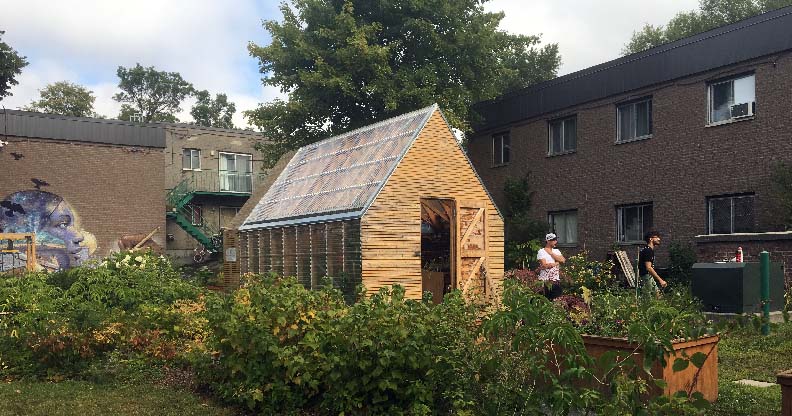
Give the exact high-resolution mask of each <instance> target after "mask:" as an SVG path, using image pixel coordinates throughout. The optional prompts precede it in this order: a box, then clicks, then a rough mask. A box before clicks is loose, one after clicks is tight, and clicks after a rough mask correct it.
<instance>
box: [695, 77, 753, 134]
mask: <svg viewBox="0 0 792 416" xmlns="http://www.w3.org/2000/svg"><path fill="white" fill-rule="evenodd" d="M739 80H750V85H751V89H752V91H750V93H747V94H745V91H742V93H741V94H740V97H737V96H736V95H735V90H734V83H735V81H739ZM724 84H730V85H731V99H732V101H731V102H730V103H729V105H728V107H729V113H730V114H729V117H728V118H725V119H722V120H714V111H715V109H714V105H713V103H714V101H715V87H716V86H718V85H724ZM739 104H747V105H748V111H749V113H748V114H747V115H745V116H737V117H735V116H732V115H731V111H732V107H733V106H735V105H739ZM755 111H756V75H755V74H742V75H737V76H734V77H731V78H728V79H722V80H718V81H715V82H710V83H709V84H707V125H708V126H713V125H718V124H725V123H731V122H734V121H737V120H741V119H751V118H753V116H754V112H755Z"/></svg>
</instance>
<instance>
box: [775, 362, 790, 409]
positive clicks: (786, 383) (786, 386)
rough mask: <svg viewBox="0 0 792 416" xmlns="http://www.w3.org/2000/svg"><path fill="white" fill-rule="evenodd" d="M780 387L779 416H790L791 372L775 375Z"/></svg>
mask: <svg viewBox="0 0 792 416" xmlns="http://www.w3.org/2000/svg"><path fill="white" fill-rule="evenodd" d="M776 381H777V382H778V384H780V385H781V416H792V370H787V371H784V372H783V373H780V374H778V375H776Z"/></svg>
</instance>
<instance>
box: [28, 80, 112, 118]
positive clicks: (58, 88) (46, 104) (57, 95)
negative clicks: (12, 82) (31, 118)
mask: <svg viewBox="0 0 792 416" xmlns="http://www.w3.org/2000/svg"><path fill="white" fill-rule="evenodd" d="M39 95H40V96H41V97H40V98H39V100H38V101H33V102H31V103H30V105H29V106H27V107H25V110H29V111H40V112H42V113H51V114H62V115H64V116H74V117H92V116H94V115H95V114H96V113H94V111H93V105H94V102H95V101H96V97H94V95H93V91H91V90H88V89H87V88H85V87H83V86H81V85H77V84H73V83H71V82H68V81H59V82H55V83H53V84H48V85H47V86H46V87H44V88H43V89H41V90H39Z"/></svg>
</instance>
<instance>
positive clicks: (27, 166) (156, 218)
mask: <svg viewBox="0 0 792 416" xmlns="http://www.w3.org/2000/svg"><path fill="white" fill-rule="evenodd" d="M7 140H8V141H9V144H8V145H7V146H5V147H4V148H3V150H2V152H0V169H1V170H2V173H1V174H0V200H3V199H5V198H7V197H8V196H9V195H11V194H13V193H15V192H18V191H26V190H30V191H32V190H35V189H34V184H33V182H32V181H31V179H32V178H38V179H41V180H44V181H46V182H47V183H48V184H49V185H48V186H42V187H41V190H42V191H46V192H49V193H52V194H56V195H58V196H60V197H62V198H63V200H64V201H65V202H66V203H68V204H69V205H70V206H71V208H72V210H73V211H74V212H75V213H76V217H77V218H78V219H79V221H80V223H81V227H80V231H81V232H87V233H90V234H92V235H93V236H95V238H96V250H95V251H94V253H93V257H101V256H105V255H107V254H108V253H109V252H110V251H111V250H113V249H115V248H116V247H117V242H118V240H119V238H120V237H122V236H124V235H130V234H148V233H149V232H151V231H152V230H153V229H154V228H156V227H160V229H159V232H157V233H156V234H155V235H154V237H153V238H154V240H155V242H157V243H158V244H160V245H161V246H163V247H164V243H165V216H164V212H165V198H164V193H163V191H162V189H163V187H164V172H163V169H162V166H163V164H164V163H165V161H164V157H163V152H162V149H159V148H142V147H131V146H117V145H102V144H90V143H83V142H77V141H68V142H67V141H56V140H38V139H29V138H19V137H8V138H7ZM11 153H17V154H18V155H19V154H21V155H23V157H21V158H19V160H15V158H14V157H12V155H11ZM2 211H4V210H0V212H2ZM17 215H19V214H18V213H17ZM0 224H2V221H0ZM83 234H84V235H87V234H85V233H83ZM87 242H88V239H87V238H86V240H85V241H84V242H83V243H81V244H83V245H84V244H86V243H87Z"/></svg>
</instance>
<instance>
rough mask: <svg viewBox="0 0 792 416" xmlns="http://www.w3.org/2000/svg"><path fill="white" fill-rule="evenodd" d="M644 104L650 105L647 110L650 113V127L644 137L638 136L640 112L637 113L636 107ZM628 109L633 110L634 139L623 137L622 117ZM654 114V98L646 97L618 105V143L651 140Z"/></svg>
mask: <svg viewBox="0 0 792 416" xmlns="http://www.w3.org/2000/svg"><path fill="white" fill-rule="evenodd" d="M643 103H648V106H647V109H648V112H649V113H648V117H647V122H648V123H649V126H647V127H648V129H647V130H648V131H649V132H648V133H647V134H644V135H642V136H638V111H636V107H637V106H638V104H643ZM626 108H630V109H631V110H630V117H631V118H632V119H633V122H634V123H633V131H632V137H628V138H624V137H622V129H621V125H622V117H623V116H622V110H623V109H626ZM653 113H654V109H653V108H652V97H645V98H641V99H639V100H635V101H630V102H628V103H623V104H618V105H616V143H629V142H633V141H636V140H643V139H649V138H651V137H652V134H653V133H654V126H653V125H654V114H653Z"/></svg>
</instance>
